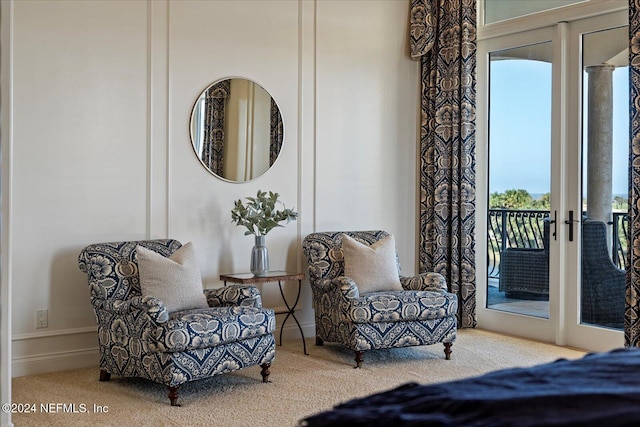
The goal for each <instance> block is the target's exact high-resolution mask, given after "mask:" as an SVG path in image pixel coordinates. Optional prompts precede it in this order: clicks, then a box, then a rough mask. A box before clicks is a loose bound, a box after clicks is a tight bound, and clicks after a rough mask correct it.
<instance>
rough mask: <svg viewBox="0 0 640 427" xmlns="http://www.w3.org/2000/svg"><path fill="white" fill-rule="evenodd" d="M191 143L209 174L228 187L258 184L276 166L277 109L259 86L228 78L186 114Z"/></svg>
mask: <svg viewBox="0 0 640 427" xmlns="http://www.w3.org/2000/svg"><path fill="white" fill-rule="evenodd" d="M190 132H191V143H192V144H193V150H194V151H195V153H196V156H197V157H198V159H199V160H200V162H201V163H202V164H203V165H204V167H206V168H207V170H209V172H211V173H212V174H214V175H216V176H218V177H219V178H222V179H224V180H227V181H232V182H246V181H251V180H253V179H256V178H258V177H259V176H261V175H262V174H264V173H265V172H266V171H267V170H269V168H270V167H271V166H272V165H273V164H274V163H275V161H276V159H277V158H278V155H279V154H280V150H281V149H282V141H283V139H284V124H283V122H282V115H281V113H280V109H279V108H278V105H277V104H276V102H275V101H274V99H273V98H272V97H271V95H270V94H269V93H268V92H267V91H266V90H265V89H264V88H262V87H261V86H260V85H259V84H257V83H255V82H253V81H251V80H248V79H244V78H227V79H223V80H219V81H216V82H214V83H212V84H211V85H210V86H208V87H207V88H206V89H205V90H204V91H203V92H202V93H201V94H200V96H199V97H198V99H197V100H196V102H195V104H194V106H193V110H192V112H191V126H190Z"/></svg>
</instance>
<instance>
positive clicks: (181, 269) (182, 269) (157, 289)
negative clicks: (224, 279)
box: [136, 242, 209, 313]
mask: <svg viewBox="0 0 640 427" xmlns="http://www.w3.org/2000/svg"><path fill="white" fill-rule="evenodd" d="M136 250H137V252H138V271H139V273H140V289H141V290H142V295H144V296H154V297H156V298H158V299H160V300H162V301H163V302H164V304H165V306H166V307H167V310H168V311H169V313H172V312H174V311H180V310H190V309H194V308H207V307H208V306H209V305H208V304H207V297H205V296H204V293H203V290H202V277H201V276H200V268H199V267H198V261H197V260H196V256H195V251H194V250H193V245H192V244H191V242H189V243H186V244H184V245H183V246H182V247H181V248H180V249H178V250H177V251H175V252H174V253H173V254H172V255H171V256H170V257H168V258H166V257H164V256H162V255H160V254H159V253H157V252H154V251H152V250H150V249H147V248H144V247H142V246H137V247H136Z"/></svg>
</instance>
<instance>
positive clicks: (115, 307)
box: [91, 296, 169, 323]
mask: <svg viewBox="0 0 640 427" xmlns="http://www.w3.org/2000/svg"><path fill="white" fill-rule="evenodd" d="M91 304H93V306H94V307H95V309H96V311H97V310H103V311H107V312H110V313H113V314H117V315H126V314H130V313H132V312H136V311H143V312H145V313H146V314H147V315H148V316H149V318H150V319H151V320H152V321H154V322H156V323H165V322H166V321H167V320H169V312H168V311H167V307H166V306H165V305H164V302H162V300H160V299H158V298H156V297H151V296H137V297H133V298H131V299H128V300H113V299H108V300H107V299H101V298H95V297H94V298H91Z"/></svg>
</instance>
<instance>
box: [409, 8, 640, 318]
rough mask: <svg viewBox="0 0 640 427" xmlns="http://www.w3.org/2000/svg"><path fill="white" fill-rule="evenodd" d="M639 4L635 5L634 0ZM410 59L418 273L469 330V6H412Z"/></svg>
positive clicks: (472, 34)
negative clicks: (417, 98)
mask: <svg viewBox="0 0 640 427" xmlns="http://www.w3.org/2000/svg"><path fill="white" fill-rule="evenodd" d="M639 1H640V0H639ZM410 13H411V17H410V18H411V28H410V43H411V57H412V58H414V59H416V60H418V59H419V60H420V61H421V69H422V96H421V123H420V242H419V263H420V267H419V268H420V271H421V272H425V271H435V272H438V273H441V274H443V275H444V276H445V278H446V279H447V283H448V284H449V286H450V290H451V292H454V293H456V294H457V295H458V301H459V309H458V310H459V312H458V326H459V327H461V328H470V327H475V326H476V323H477V321H476V298H475V295H476V279H475V277H476V272H475V238H474V233H475V182H476V177H475V98H476V83H475V79H476V77H475V68H476V57H475V56H476V0H458V1H451V0H411V12H410Z"/></svg>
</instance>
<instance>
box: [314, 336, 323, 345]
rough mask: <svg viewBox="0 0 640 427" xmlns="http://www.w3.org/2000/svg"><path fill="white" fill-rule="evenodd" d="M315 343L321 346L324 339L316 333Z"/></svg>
mask: <svg viewBox="0 0 640 427" xmlns="http://www.w3.org/2000/svg"><path fill="white" fill-rule="evenodd" d="M316 345H317V346H323V345H324V340H323V339H322V338H320V337H319V336H317V335H316Z"/></svg>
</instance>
